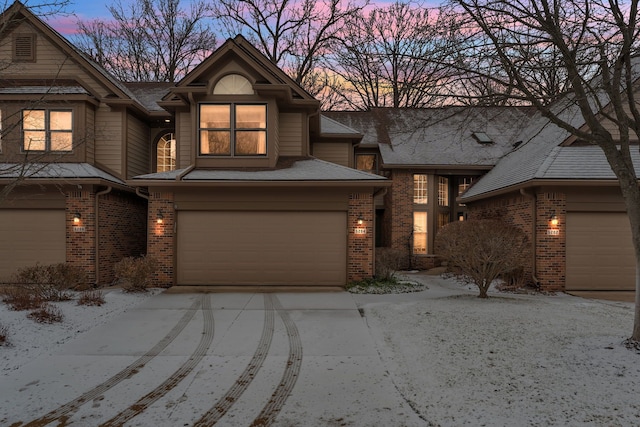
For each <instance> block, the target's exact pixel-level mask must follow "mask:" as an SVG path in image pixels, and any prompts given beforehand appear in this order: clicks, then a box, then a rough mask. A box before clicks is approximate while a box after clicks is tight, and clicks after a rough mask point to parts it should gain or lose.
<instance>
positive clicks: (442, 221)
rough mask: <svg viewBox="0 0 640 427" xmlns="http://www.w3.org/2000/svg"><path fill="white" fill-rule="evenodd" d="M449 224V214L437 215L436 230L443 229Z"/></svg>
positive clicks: (441, 213)
mask: <svg viewBox="0 0 640 427" xmlns="http://www.w3.org/2000/svg"><path fill="white" fill-rule="evenodd" d="M447 224H449V213H448V212H440V213H439V214H438V229H440V228H442V227H444V226H445V225H447Z"/></svg>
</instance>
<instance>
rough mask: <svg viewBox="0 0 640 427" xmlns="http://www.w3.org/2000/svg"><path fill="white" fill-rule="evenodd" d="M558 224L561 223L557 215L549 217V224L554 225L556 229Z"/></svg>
mask: <svg viewBox="0 0 640 427" xmlns="http://www.w3.org/2000/svg"><path fill="white" fill-rule="evenodd" d="M558 222H560V221H559V220H558V215H556V214H555V213H554V214H553V215H551V216H550V217H549V224H551V225H553V226H554V227H555V226H556V225H558Z"/></svg>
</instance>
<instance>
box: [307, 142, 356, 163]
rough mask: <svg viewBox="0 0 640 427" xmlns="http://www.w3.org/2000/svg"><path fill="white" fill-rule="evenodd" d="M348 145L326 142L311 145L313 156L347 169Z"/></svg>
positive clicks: (349, 148)
mask: <svg viewBox="0 0 640 427" xmlns="http://www.w3.org/2000/svg"><path fill="white" fill-rule="evenodd" d="M350 150H351V144H350V143H340V142H328V143H315V144H313V155H314V156H315V157H317V158H319V159H321V160H326V161H327V162H331V163H336V164H339V165H342V166H347V167H349V153H350Z"/></svg>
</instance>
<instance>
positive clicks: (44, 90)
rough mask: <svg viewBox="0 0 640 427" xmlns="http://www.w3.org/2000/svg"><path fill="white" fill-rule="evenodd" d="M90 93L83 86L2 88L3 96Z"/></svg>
mask: <svg viewBox="0 0 640 427" xmlns="http://www.w3.org/2000/svg"><path fill="white" fill-rule="evenodd" d="M88 93H89V92H88V91H87V90H86V89H85V88H83V87H82V86H15V87H3V88H0V94H2V95H14V94H18V95H34V94H35V95H40V94H52V95H78V94H80V95H86V94H88Z"/></svg>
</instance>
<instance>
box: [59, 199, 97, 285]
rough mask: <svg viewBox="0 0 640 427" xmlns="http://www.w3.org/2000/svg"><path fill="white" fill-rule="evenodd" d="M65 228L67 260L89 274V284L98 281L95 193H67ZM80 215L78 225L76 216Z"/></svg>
mask: <svg viewBox="0 0 640 427" xmlns="http://www.w3.org/2000/svg"><path fill="white" fill-rule="evenodd" d="M65 197H66V213H65V223H66V224H65V225H66V226H65V228H66V240H67V255H66V257H67V258H66V259H67V262H68V263H69V264H70V265H73V266H76V267H80V268H82V269H83V270H84V271H86V272H87V276H88V279H89V283H95V281H96V246H95V242H96V214H95V206H96V204H95V198H96V197H95V193H93V192H91V191H87V190H79V191H70V192H68V193H66V195H65ZM77 213H79V214H80V221H79V222H78V223H77V224H76V223H74V221H73V218H74V216H75V215H76V214H77Z"/></svg>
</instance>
